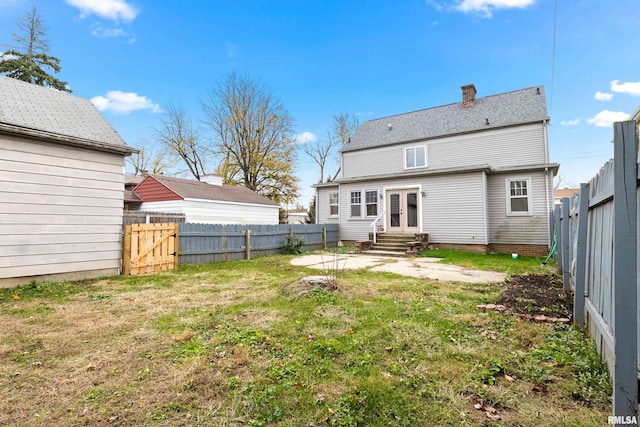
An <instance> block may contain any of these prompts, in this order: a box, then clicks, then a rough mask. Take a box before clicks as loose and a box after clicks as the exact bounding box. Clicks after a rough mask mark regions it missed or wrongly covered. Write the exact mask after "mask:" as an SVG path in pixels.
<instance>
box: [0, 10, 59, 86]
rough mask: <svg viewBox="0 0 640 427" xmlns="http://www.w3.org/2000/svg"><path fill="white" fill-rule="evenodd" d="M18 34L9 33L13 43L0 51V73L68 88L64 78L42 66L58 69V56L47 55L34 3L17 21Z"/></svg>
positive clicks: (37, 83)
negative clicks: (61, 78) (59, 78)
mask: <svg viewBox="0 0 640 427" xmlns="http://www.w3.org/2000/svg"><path fill="white" fill-rule="evenodd" d="M18 28H19V29H20V30H21V31H22V35H17V34H13V41H14V42H15V43H16V45H17V46H11V45H5V46H6V47H8V48H9V49H8V50H6V51H5V52H3V53H2V54H1V55H0V74H4V75H6V76H7V77H11V78H14V79H18V80H22V81H24V82H28V83H32V84H35V85H38V86H44V87H52V88H54V89H58V90H61V91H65V92H71V89H69V87H68V86H67V83H66V82H63V81H61V80H58V79H56V78H55V77H53V76H52V75H50V74H49V73H48V72H47V71H45V69H47V68H49V69H52V70H53V72H55V73H59V72H60V60H59V59H58V58H55V57H53V56H49V55H48V54H47V52H48V51H49V43H48V41H47V39H46V38H45V36H46V32H47V30H48V28H47V27H45V26H44V23H43V21H42V18H41V17H40V14H38V11H37V9H36V8H35V6H34V7H33V9H32V10H30V11H29V12H27V14H26V16H25V17H24V18H22V19H20V20H19V21H18Z"/></svg>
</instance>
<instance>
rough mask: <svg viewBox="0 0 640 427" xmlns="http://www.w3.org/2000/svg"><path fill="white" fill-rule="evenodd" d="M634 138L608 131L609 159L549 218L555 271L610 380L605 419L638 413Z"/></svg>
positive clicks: (631, 126) (629, 129)
mask: <svg viewBox="0 0 640 427" xmlns="http://www.w3.org/2000/svg"><path fill="white" fill-rule="evenodd" d="M638 176H639V169H638V135H637V127H636V122H635V121H629V122H622V123H616V124H615V125H614V158H613V160H610V161H609V162H608V163H606V164H605V165H604V166H603V167H602V169H601V170H600V172H599V173H598V175H596V176H595V177H594V178H592V179H591V181H590V182H589V183H588V184H582V185H581V187H580V192H579V193H578V194H576V195H574V196H572V197H571V198H564V199H563V200H562V205H561V206H559V207H556V210H555V212H554V219H555V221H554V222H555V229H556V236H557V239H558V240H557V247H558V268H559V270H560V271H561V272H562V275H563V282H564V287H565V290H566V291H568V290H570V289H571V290H573V291H574V316H573V317H574V323H576V324H577V325H579V326H580V327H583V328H586V329H587V330H588V331H589V333H590V334H591V336H592V337H593V338H594V340H595V342H596V346H597V348H598V351H599V353H600V355H601V356H602V357H603V359H604V360H605V361H606V363H607V366H608V368H609V372H610V374H611V378H612V380H613V415H614V416H635V417H637V415H638V372H639V371H640V365H639V364H638V362H639V360H638V347H639V345H640V342H639V341H638V334H637V332H638V323H639V322H638V320H639V318H640V313H638V275H637V266H638V202H637V200H638V199H637V198H638V194H640V193H639V192H638Z"/></svg>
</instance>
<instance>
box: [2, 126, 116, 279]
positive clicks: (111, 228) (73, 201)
mask: <svg viewBox="0 0 640 427" xmlns="http://www.w3.org/2000/svg"><path fill="white" fill-rule="evenodd" d="M123 171H124V156H123V155H122V154H112V153H106V152H101V151H95V150H91V149H88V148H80V147H72V146H65V145H60V144H55V143H48V142H38V141H35V140H30V139H24V138H19V137H13V136H5V135H2V136H0V281H3V279H10V278H36V279H37V277H35V276H43V275H65V274H69V275H71V274H75V275H76V277H90V276H95V275H104V274H118V273H119V270H120V265H121V256H122V240H121V239H122V207H123V194H124V173H123ZM16 280H17V281H19V280H18V279H14V282H15V281H16ZM6 282H7V283H8V282H9V280H6Z"/></svg>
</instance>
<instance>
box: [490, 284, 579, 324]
mask: <svg viewBox="0 0 640 427" xmlns="http://www.w3.org/2000/svg"><path fill="white" fill-rule="evenodd" d="M496 304H502V305H504V306H506V307H507V309H508V310H509V311H511V312H513V313H521V314H530V315H533V316H536V315H540V314H542V315H545V316H547V317H566V318H568V319H571V317H572V312H573V295H567V294H565V293H564V290H563V289H562V279H561V278H560V277H558V276H555V275H538V274H530V275H525V276H511V278H509V279H507V280H505V288H504V291H503V292H502V295H500V298H499V299H498V301H497V302H496Z"/></svg>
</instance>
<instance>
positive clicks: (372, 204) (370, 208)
mask: <svg viewBox="0 0 640 427" xmlns="http://www.w3.org/2000/svg"><path fill="white" fill-rule="evenodd" d="M364 202H365V205H366V209H367V216H378V190H369V191H365V201H364Z"/></svg>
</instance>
